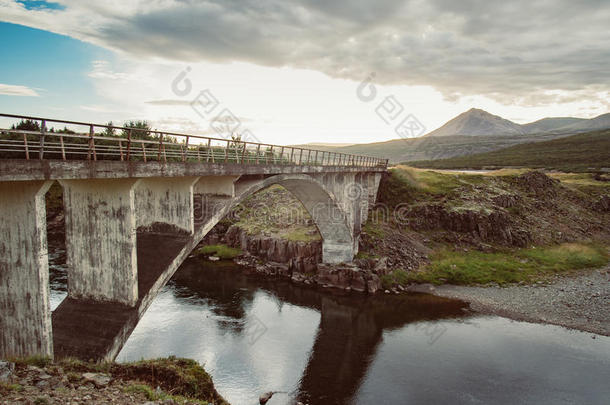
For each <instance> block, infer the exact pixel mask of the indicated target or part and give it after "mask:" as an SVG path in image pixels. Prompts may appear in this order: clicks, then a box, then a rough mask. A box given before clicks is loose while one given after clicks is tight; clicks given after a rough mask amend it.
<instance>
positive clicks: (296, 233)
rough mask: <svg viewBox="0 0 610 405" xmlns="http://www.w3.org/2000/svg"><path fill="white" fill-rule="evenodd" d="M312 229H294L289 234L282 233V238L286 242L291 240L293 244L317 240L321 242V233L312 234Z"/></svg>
mask: <svg viewBox="0 0 610 405" xmlns="http://www.w3.org/2000/svg"><path fill="white" fill-rule="evenodd" d="M309 231H310V229H309V228H306V227H303V228H294V229H291V230H290V231H289V232H286V233H281V234H280V235H281V237H282V238H283V239H286V240H291V241H293V242H313V241H316V240H320V234H319V233H317V232H316V233H314V234H311V233H309Z"/></svg>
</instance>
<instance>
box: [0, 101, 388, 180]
mask: <svg viewBox="0 0 610 405" xmlns="http://www.w3.org/2000/svg"><path fill="white" fill-rule="evenodd" d="M0 117H6V118H14V119H19V120H31V121H33V122H35V123H39V124H38V125H39V128H40V130H36V131H33V130H20V129H10V128H7V129H2V128H0V159H28V160H31V159H40V160H44V159H59V160H94V161H96V160H120V161H143V162H148V161H158V162H200V163H237V164H259V165H260V164H281V165H315V166H355V167H371V168H383V169H385V168H387V165H388V160H387V159H380V158H376V157H371V156H362V155H352V154H346V153H340V152H329V151H322V150H316V149H307V148H298V147H291V146H282V145H271V144H264V143H254V142H246V141H242V140H234V139H223V138H213V137H206V136H200V135H188V134H180V133H174V132H167V131H157V130H148V129H140V128H128V127H119V126H113V125H102V124H92V123H87V122H77V121H65V120H57V119H50V118H40V117H30V116H23V115H13V114H1V113H0ZM51 123H53V124H55V125H57V124H59V125H60V126H62V125H63V126H64V129H60V130H57V131H56V130H54V129H48V128H47V125H49V124H51ZM68 125H70V127H71V129H68V128H67V126H68ZM100 131H101V132H100ZM116 131H120V132H121V134H116V133H115V132H116Z"/></svg>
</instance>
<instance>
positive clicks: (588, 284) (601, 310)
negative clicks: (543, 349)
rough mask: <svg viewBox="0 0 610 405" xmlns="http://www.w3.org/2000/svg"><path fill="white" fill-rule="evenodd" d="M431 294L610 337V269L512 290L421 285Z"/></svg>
mask: <svg viewBox="0 0 610 405" xmlns="http://www.w3.org/2000/svg"><path fill="white" fill-rule="evenodd" d="M410 290H413V291H419V292H431V293H433V294H436V295H440V296H443V297H448V298H457V299H461V300H464V301H467V302H470V305H471V308H472V309H473V310H475V311H477V312H480V313H486V314H495V315H499V316H503V317H506V318H511V319H515V320H522V321H528V322H540V323H550V324H555V325H561V326H565V327H568V328H572V329H578V330H582V331H587V332H593V333H597V334H600V335H605V336H610V266H608V267H605V268H603V269H597V270H590V271H587V272H584V273H581V274H580V275H577V276H565V277H558V278H557V279H555V280H554V281H552V282H550V283H544V284H535V285H516V286H510V287H468V286H455V285H442V286H439V287H432V286H430V285H420V286H417V287H415V288H411V289H410Z"/></svg>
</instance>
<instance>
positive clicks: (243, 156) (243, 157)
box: [241, 142, 248, 165]
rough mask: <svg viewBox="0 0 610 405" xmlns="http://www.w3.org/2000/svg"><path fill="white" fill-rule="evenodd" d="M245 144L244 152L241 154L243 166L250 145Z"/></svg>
mask: <svg viewBox="0 0 610 405" xmlns="http://www.w3.org/2000/svg"><path fill="white" fill-rule="evenodd" d="M243 144H244V150H243V152H242V154H241V164H242V165H243V164H244V163H245V159H246V146H247V145H248V144H247V143H246V142H244V143H243Z"/></svg>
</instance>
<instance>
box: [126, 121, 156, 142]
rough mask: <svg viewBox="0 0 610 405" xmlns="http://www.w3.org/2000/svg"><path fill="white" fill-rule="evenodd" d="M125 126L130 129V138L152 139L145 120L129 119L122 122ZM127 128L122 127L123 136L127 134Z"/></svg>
mask: <svg viewBox="0 0 610 405" xmlns="http://www.w3.org/2000/svg"><path fill="white" fill-rule="evenodd" d="M123 126H124V127H125V128H130V129H131V139H152V138H153V137H152V136H150V130H151V128H150V125H148V122H147V121H139V120H138V121H129V122H126V123H125V124H123ZM128 133H129V130H127V129H124V130H123V132H122V134H121V135H122V136H124V137H125V138H126V137H127V136H128Z"/></svg>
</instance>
